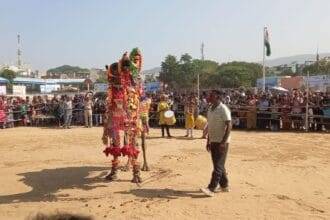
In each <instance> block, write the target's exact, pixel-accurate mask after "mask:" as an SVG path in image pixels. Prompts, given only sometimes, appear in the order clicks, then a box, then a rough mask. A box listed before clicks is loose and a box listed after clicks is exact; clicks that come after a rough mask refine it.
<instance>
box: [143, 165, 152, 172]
mask: <svg viewBox="0 0 330 220" xmlns="http://www.w3.org/2000/svg"><path fill="white" fill-rule="evenodd" d="M141 170H142V171H150V169H149V167H148V166H147V165H143V167H142V169H141Z"/></svg>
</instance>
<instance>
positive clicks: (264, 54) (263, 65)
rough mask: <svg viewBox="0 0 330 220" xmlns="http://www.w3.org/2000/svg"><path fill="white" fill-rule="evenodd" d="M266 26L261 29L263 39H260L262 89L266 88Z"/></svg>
mask: <svg viewBox="0 0 330 220" xmlns="http://www.w3.org/2000/svg"><path fill="white" fill-rule="evenodd" d="M266 30H267V28H266V27H264V29H263V41H262V91H265V90H266V67H265V59H266V51H265V50H266V48H265V34H266Z"/></svg>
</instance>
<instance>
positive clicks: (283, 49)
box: [0, 0, 330, 70]
mask: <svg viewBox="0 0 330 220" xmlns="http://www.w3.org/2000/svg"><path fill="white" fill-rule="evenodd" d="M0 7H1V13H0V63H9V62H15V61H16V35H17V33H20V34H21V37H22V49H23V55H22V56H23V61H24V62H27V63H29V64H31V66H32V67H33V69H39V70H47V69H48V68H51V67H56V66H59V65H63V64H70V65H79V66H82V67H87V68H90V67H98V68H103V66H104V64H107V63H112V62H114V61H116V60H118V59H119V58H120V56H121V54H122V53H123V52H124V51H126V50H130V49H131V48H133V47H136V46H138V47H140V48H141V50H142V52H143V54H144V59H145V64H144V68H145V69H148V68H152V67H157V66H160V63H161V61H162V60H163V59H164V57H165V56H166V55H168V54H174V55H176V56H180V55H181V54H182V53H186V52H187V53H189V54H191V55H192V56H193V57H195V58H199V57H200V44H201V42H202V41H203V42H204V43H205V56H206V58H207V59H212V60H215V61H218V62H227V61H232V60H246V61H259V60H261V59H262V28H263V26H264V25H266V26H268V27H269V31H270V41H271V46H272V52H273V53H272V57H273V58H275V57H281V56H288V55H295V54H302V53H315V52H316V48H317V45H319V48H320V52H330V12H329V11H330V1H329V0H139V1H128V0H24V1H23V0H0Z"/></svg>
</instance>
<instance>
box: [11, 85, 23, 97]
mask: <svg viewBox="0 0 330 220" xmlns="http://www.w3.org/2000/svg"><path fill="white" fill-rule="evenodd" d="M13 95H15V96H22V97H23V96H25V95H26V86H18V85H13Z"/></svg>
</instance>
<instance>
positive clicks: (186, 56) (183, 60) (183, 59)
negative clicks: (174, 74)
mask: <svg viewBox="0 0 330 220" xmlns="http://www.w3.org/2000/svg"><path fill="white" fill-rule="evenodd" d="M191 61H192V57H191V56H190V55H189V54H188V53H185V54H183V55H182V56H181V58H180V62H181V63H184V64H186V63H191Z"/></svg>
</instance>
